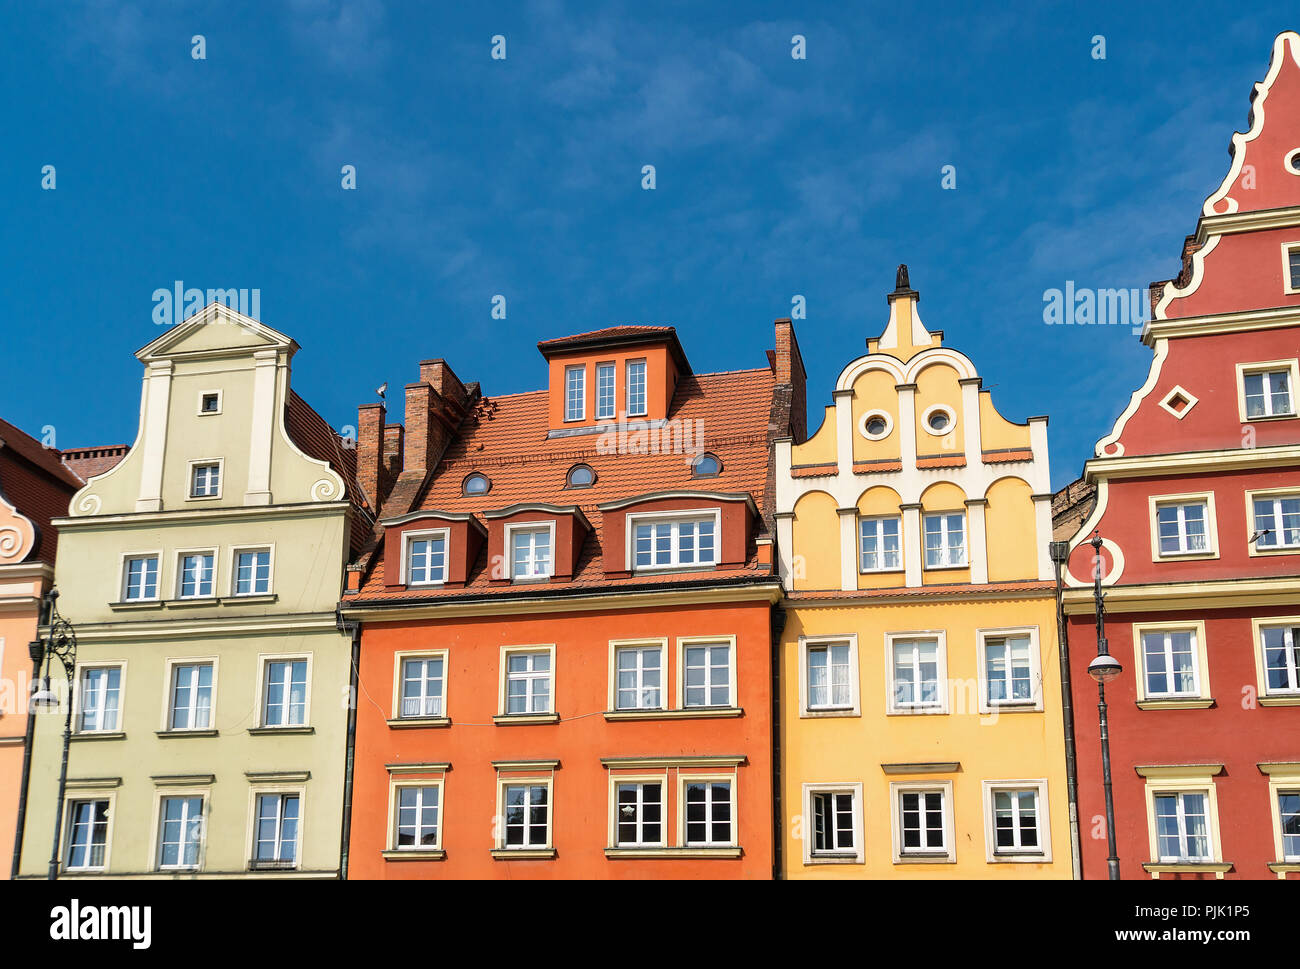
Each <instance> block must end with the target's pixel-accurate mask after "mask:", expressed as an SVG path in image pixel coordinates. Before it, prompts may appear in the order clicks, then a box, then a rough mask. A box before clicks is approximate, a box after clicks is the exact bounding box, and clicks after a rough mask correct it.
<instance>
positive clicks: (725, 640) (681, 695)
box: [676, 634, 740, 710]
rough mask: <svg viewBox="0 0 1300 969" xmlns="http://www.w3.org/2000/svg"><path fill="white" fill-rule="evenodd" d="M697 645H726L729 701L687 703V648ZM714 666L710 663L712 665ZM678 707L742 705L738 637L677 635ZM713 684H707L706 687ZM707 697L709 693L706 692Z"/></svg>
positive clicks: (704, 708)
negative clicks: (738, 673)
mask: <svg viewBox="0 0 1300 969" xmlns="http://www.w3.org/2000/svg"><path fill="white" fill-rule="evenodd" d="M696 646H726V647H727V676H728V678H729V680H730V683H729V684H728V685H729V689H728V691H727V695H728V698H727V703H726V704H725V705H721V706H720V705H718V704H714V703H707V704H692V705H691V706H689V707H688V706H687V705H686V650H687V649H688V648H690V647H696ZM708 668H712V666H711V665H710V667H708ZM676 679H677V709H679V710H735V709H738V708H739V706H740V700H739V694H738V692H737V691H738V684H737V683H736V637H735V636H734V635H731V634H727V635H722V636H678V637H677V678H676ZM709 686H711V684H707V683H706V684H705V687H706V689H707V688H708V687H709ZM706 697H707V693H706Z"/></svg>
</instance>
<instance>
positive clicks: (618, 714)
mask: <svg viewBox="0 0 1300 969" xmlns="http://www.w3.org/2000/svg"><path fill="white" fill-rule="evenodd" d="M744 715H745V711H744V710H743V709H741V708H740V707H686V708H683V709H681V710H606V711H605V719H606V720H716V719H720V718H725V717H743V716H744Z"/></svg>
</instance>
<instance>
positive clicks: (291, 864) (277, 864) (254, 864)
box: [248, 861, 298, 872]
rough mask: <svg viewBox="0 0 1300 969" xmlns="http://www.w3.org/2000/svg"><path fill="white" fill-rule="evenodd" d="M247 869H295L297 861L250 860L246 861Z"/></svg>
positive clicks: (264, 870) (262, 870)
mask: <svg viewBox="0 0 1300 969" xmlns="http://www.w3.org/2000/svg"><path fill="white" fill-rule="evenodd" d="M248 870H249V871H261V872H267V871H297V870H298V862H296V861H250V862H249V863H248Z"/></svg>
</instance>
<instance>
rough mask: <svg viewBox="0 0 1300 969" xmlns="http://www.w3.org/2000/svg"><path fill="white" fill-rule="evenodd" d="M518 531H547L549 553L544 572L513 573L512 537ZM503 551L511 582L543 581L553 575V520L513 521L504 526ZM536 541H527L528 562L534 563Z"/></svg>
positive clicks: (530, 532) (531, 532)
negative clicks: (508, 565) (508, 566)
mask: <svg viewBox="0 0 1300 969" xmlns="http://www.w3.org/2000/svg"><path fill="white" fill-rule="evenodd" d="M520 532H526V533H529V534H536V533H539V532H546V533H547V542H549V547H550V555H549V556H548V558H549V561H548V563H547V566H546V571H545V572H530V573H529V574H527V575H515V545H514V540H515V539H514V537H515V535H517V534H519V533H520ZM505 546H506V547H505V553H506V560H507V561H508V562H509V563H510V580H511V581H512V582H543V581H545V580H546V579H549V578H551V577H552V576H554V575H555V522H554V520H550V521H532V522H514V523H512V524H509V525H506V527H505ZM536 555H537V542H536V540H535V539H534V540H531V541H530V542H529V555H528V559H529V562H530V563H531V564H533V565H535V564H536Z"/></svg>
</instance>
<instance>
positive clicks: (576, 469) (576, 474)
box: [564, 464, 596, 488]
mask: <svg viewBox="0 0 1300 969" xmlns="http://www.w3.org/2000/svg"><path fill="white" fill-rule="evenodd" d="M595 483H596V472H595V471H593V470H591V467H590V466H589V465H586V464H575V465H574V466H573V467H571V468H570V469H569V474H568V476H567V477H566V478H565V479H564V486H565V487H566V488H590V487H591V486H592V485H593V484H595Z"/></svg>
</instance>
